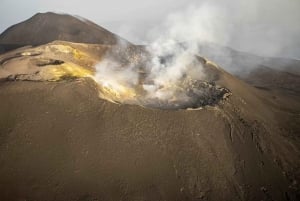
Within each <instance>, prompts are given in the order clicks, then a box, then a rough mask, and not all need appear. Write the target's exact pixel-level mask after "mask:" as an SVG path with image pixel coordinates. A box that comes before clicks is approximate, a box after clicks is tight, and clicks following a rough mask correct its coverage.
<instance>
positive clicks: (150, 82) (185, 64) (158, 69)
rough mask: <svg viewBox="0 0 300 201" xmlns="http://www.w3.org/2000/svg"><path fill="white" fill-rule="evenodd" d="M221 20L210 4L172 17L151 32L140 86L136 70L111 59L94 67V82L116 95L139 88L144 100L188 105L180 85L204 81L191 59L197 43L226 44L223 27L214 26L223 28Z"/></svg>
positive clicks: (219, 11) (200, 66) (203, 75)
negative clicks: (119, 92)
mask: <svg viewBox="0 0 300 201" xmlns="http://www.w3.org/2000/svg"><path fill="white" fill-rule="evenodd" d="M224 16H225V13H224V12H223V10H222V9H220V8H218V7H215V6H214V5H212V4H210V3H203V4H201V5H200V6H197V7H195V6H190V7H189V8H187V9H186V10H185V11H182V12H178V13H173V14H171V15H170V16H169V17H168V18H167V19H166V21H165V22H164V24H163V28H162V29H161V30H164V31H163V32H160V31H158V30H156V31H152V32H151V35H152V37H153V38H154V40H153V41H152V42H151V44H150V45H148V46H147V48H146V50H147V52H149V53H150V61H148V62H147V65H146V66H145V68H147V69H146V71H147V76H146V78H144V81H143V83H139V74H138V71H137V67H136V66H134V65H133V64H132V63H130V64H129V65H127V66H122V64H120V63H116V62H115V61H113V58H112V57H108V58H106V59H104V60H103V61H102V62H101V63H100V64H99V65H97V67H96V69H97V74H96V80H97V81H98V82H99V83H100V84H101V85H104V86H108V87H111V88H113V89H114V90H116V91H122V90H123V87H126V88H127V89H130V90H135V89H136V88H137V85H139V84H140V85H141V86H142V87H143V90H144V92H146V95H145V96H144V97H146V98H147V99H148V100H158V101H172V100H176V101H183V102H184V101H190V97H188V96H187V92H186V91H185V89H184V88H182V87H180V85H182V82H183V80H187V79H188V80H202V81H205V78H206V75H205V73H204V71H203V66H202V64H201V63H200V62H199V61H198V60H197V59H196V57H195V55H197V54H198V52H199V43H206V42H208V43H210V42H216V41H218V42H219V43H226V42H227V40H228V38H227V37H226V34H224V35H223V34H222V33H223V32H224V30H225V27H223V26H216V25H219V24H226V23H225V21H226V17H224ZM121 46H122V47H124V44H121ZM125 49H126V48H125ZM120 66H122V67H120ZM198 93H201V92H198ZM142 101H147V100H142Z"/></svg>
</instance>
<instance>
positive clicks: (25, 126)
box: [0, 42, 300, 201]
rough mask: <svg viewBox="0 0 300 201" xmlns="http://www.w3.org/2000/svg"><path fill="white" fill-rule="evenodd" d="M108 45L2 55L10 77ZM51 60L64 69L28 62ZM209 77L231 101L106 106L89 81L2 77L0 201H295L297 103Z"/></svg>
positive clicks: (215, 72) (217, 74) (80, 61)
mask: <svg viewBox="0 0 300 201" xmlns="http://www.w3.org/2000/svg"><path fill="white" fill-rule="evenodd" d="M107 48H110V47H109V46H99V47H98V46H91V45H88V44H72V43H67V42H55V43H52V44H48V45H45V46H41V47H38V48H33V49H24V50H17V51H16V52H15V53H14V52H11V53H9V54H6V55H4V56H3V57H1V58H2V59H5V62H4V64H3V65H4V66H5V68H7V70H9V69H10V68H12V67H14V66H26V65H28V64H30V65H31V68H40V69H42V68H54V67H58V68H62V67H63V65H67V66H69V65H71V64H72V66H73V65H75V64H76V65H77V66H81V67H85V68H87V66H88V64H89V63H93V62H95V60H97V55H98V56H99V54H98V53H100V52H107V50H106V49H107ZM131 48H132V47H131ZM65 50H68V53H66V51H65ZM18 51H23V52H24V53H25V54H23V55H22V54H18ZM60 51H62V52H64V53H61V52H60ZM96 51H98V52H97V54H96V55H94V54H95V52H96ZM28 52H29V53H30V52H33V53H35V52H39V54H38V55H36V54H31V55H30V54H28ZM21 53H22V52H21ZM14 54H17V55H21V57H17V58H12V57H14ZM28 55H29V56H28ZM76 55H79V57H76ZM80 55H81V56H80ZM118 55H119V54H118ZM45 57H46V58H47V59H46V60H45ZM9 58H12V59H9ZM98 59H99V58H98ZM53 60H60V61H64V62H65V63H63V64H56V65H53V64H52V63H51V62H50V64H49V65H47V66H43V67H37V66H35V65H36V64H41V63H42V64H44V63H46V64H47V62H48V61H53ZM27 61H28V62H27ZM22 62H24V63H22ZM43 62H44V63H43ZM206 69H207V74H209V75H210V76H211V79H212V80H211V81H214V82H215V83H216V84H218V85H220V86H224V87H226V88H228V89H229V90H230V91H231V92H232V95H231V96H230V97H229V98H228V100H225V101H222V102H221V103H220V104H218V105H216V106H207V107H204V109H202V110H192V111H189V110H177V111H176V110H153V109H145V108H142V107H140V106H134V105H117V104H113V103H110V102H108V101H104V100H101V99H99V97H98V91H97V89H96V88H97V87H96V85H95V83H94V82H93V81H92V80H90V79H89V78H78V79H75V80H74V79H71V80H70V79H67V80H62V81H60V82H32V81H31V82H30V81H13V82H12V81H4V80H3V81H1V83H0V100H1V104H0V134H1V136H0V161H1V164H2V165H1V169H0V198H1V200H20V199H26V200H131V201H135V200H150V201H152V200H153V201H158V200H168V201H169V200H170V201H174V200H212V201H215V200H251V201H252V200H253V201H256V200H278V201H279V200H280V201H281V200H287V201H288V200H296V198H295V194H294V193H295V192H297V191H298V192H299V189H298V187H299V184H298V183H297V179H299V175H300V173H299V163H300V161H299V147H300V146H299V136H297V135H298V133H299V124H298V123H299V116H298V115H297V114H299V112H300V111H299V102H297V101H294V100H290V99H285V98H284V97H280V96H279V97H277V98H274V97H273V94H272V93H271V92H265V91H262V90H259V89H255V88H253V87H251V86H249V85H247V84H245V83H244V82H242V81H240V80H238V79H237V78H235V77H234V76H232V75H230V74H228V73H226V72H225V71H223V70H222V69H221V68H217V67H216V66H214V65H213V64H210V63H207V65H206ZM18 70H19V69H18ZM23 70H24V72H26V73H28V70H27V69H23ZM34 71H35V70H34ZM24 72H23V74H24ZM20 80H22V79H20ZM297 122H298V123H297Z"/></svg>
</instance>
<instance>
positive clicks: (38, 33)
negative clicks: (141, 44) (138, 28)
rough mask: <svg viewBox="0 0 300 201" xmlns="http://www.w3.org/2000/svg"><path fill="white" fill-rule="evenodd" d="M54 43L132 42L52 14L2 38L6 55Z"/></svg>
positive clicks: (0, 42) (38, 17)
mask: <svg viewBox="0 0 300 201" xmlns="http://www.w3.org/2000/svg"><path fill="white" fill-rule="evenodd" d="M54 40H63V41H70V42H78V43H92V44H109V45H114V44H117V43H118V42H120V41H121V42H124V43H128V42H127V41H126V40H124V39H122V38H120V37H119V36H117V35H115V34H113V33H111V32H110V31H108V30H106V29H104V28H102V27H100V26H98V25H96V24H94V23H93V22H91V21H88V20H85V19H81V18H77V17H74V16H71V15H67V14H56V13H51V12H48V13H38V14H36V15H34V16H33V17H31V18H30V19H28V20H26V21H24V22H21V23H19V24H16V25H13V26H11V27H9V28H8V29H7V30H6V31H4V32H3V33H2V34H1V35H0V45H1V47H2V52H4V51H6V50H9V49H14V48H16V47H21V46H25V45H41V44H46V43H49V42H52V41H54ZM0 53H1V52H0Z"/></svg>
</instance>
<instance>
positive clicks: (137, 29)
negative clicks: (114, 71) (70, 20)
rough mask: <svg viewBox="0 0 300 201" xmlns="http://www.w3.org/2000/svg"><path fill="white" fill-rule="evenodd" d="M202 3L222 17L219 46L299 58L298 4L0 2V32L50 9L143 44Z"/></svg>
mask: <svg viewBox="0 0 300 201" xmlns="http://www.w3.org/2000/svg"><path fill="white" fill-rule="evenodd" d="M202 2H209V3H211V4H212V5H213V6H215V7H217V8H218V10H220V11H221V12H223V13H225V14H226V20H223V19H220V20H219V21H218V22H215V24H213V25H214V26H222V27H226V28H224V29H222V31H223V33H221V34H224V35H226V38H227V42H226V44H225V45H228V46H232V47H234V48H236V49H239V50H243V51H248V52H252V53H256V54H262V55H270V56H273V55H274V56H277V55H283V56H286V57H294V58H300V12H299V10H300V0H284V1H283V0H151V1H150V0H147V1H146V0H109V1H107V0H72V1H66V0H48V1H44V0H26V1H25V0H22V1H20V0H0V32H2V31H4V30H5V29H6V28H8V27H9V26H11V25H13V24H15V23H18V22H20V21H24V20H26V19H28V18H29V17H31V16H32V15H34V14H35V13H37V12H47V11H54V12H62V13H69V14H73V15H79V16H82V17H84V18H87V19H90V20H91V21H94V22H95V23H97V24H99V25H101V26H104V27H105V28H107V29H109V30H111V31H112V32H115V33H117V34H119V35H121V36H122V37H124V38H126V39H128V40H130V41H132V42H135V43H146V42H147V39H148V38H147V37H148V35H149V32H151V30H153V28H155V27H156V26H158V25H160V24H161V22H164V21H165V19H166V18H167V16H168V15H169V14H172V13H174V12H175V13H177V14H178V13H179V14H178V15H181V14H180V12H186V11H185V9H186V8H187V7H193V6H194V7H197V6H201V3H202ZM185 16H186V14H185ZM187 16H188V15H187ZM220 16H221V15H220ZM191 17H193V16H191ZM226 23H227V24H226ZM162 31H163V30H162Z"/></svg>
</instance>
